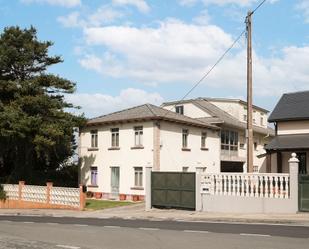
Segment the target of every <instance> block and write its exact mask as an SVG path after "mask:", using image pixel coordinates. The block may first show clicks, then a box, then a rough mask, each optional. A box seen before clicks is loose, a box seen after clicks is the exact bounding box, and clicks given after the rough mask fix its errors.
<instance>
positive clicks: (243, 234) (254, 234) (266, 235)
mask: <svg viewBox="0 0 309 249" xmlns="http://www.w3.org/2000/svg"><path fill="white" fill-rule="evenodd" d="M240 235H241V236H257V237H270V235H269V234H258V233H241V234H240Z"/></svg>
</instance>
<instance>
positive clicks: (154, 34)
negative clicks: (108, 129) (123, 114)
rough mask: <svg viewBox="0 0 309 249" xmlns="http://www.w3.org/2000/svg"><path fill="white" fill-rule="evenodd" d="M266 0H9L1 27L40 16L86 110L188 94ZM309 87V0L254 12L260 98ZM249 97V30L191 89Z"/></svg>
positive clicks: (284, 0) (273, 2)
mask: <svg viewBox="0 0 309 249" xmlns="http://www.w3.org/2000/svg"><path fill="white" fill-rule="evenodd" d="M260 2H261V0H0V16H1V17H0V28H1V32H2V30H3V29H4V28H5V27H7V26H15V25H18V26H20V27H22V28H29V27H30V25H33V26H34V27H35V28H36V29H37V31H38V38H39V39H40V40H42V41H46V40H50V41H53V42H54V45H53V47H52V48H51V49H50V54H51V55H61V57H62V59H63V60H64V62H63V63H62V64H58V65H55V66H52V67H51V68H50V69H49V72H51V73H53V74H57V75H60V76H61V77H64V78H67V79H69V80H71V81H73V82H75V83H76V85H77V91H76V93H75V94H73V95H70V96H67V97H66V98H67V100H68V101H70V102H72V103H73V104H75V105H78V106H81V107H82V109H81V111H82V112H84V113H85V115H86V117H94V116H98V115H103V114H106V113H109V112H113V111H117V110H120V109H124V108H128V107H132V106H135V105H140V104H144V103H152V104H156V105H160V104H161V103H162V102H164V101H174V100H179V99H181V98H182V97H183V96H184V95H185V94H186V93H187V92H188V91H189V90H190V88H191V87H192V86H193V85H194V84H195V83H196V82H198V81H199V80H200V79H201V77H202V76H203V75H204V74H205V73H206V72H207V71H208V70H209V69H210V68H211V67H212V66H213V64H214V63H215V62H216V61H217V59H218V58H219V57H220V56H221V55H222V54H223V53H224V51H225V50H226V49H227V48H229V47H230V46H231V44H232V43H233V41H234V40H235V38H237V37H238V35H239V34H240V33H241V32H242V31H243V30H244V29H245V24H244V21H245V17H246V14H247V12H248V10H250V9H251V10H253V9H255V7H256V6H257V5H258V4H259V3H260ZM302 90H309V0H268V1H266V2H265V4H263V5H262V6H261V8H259V9H258V11H257V12H256V13H255V14H254V16H253V94H254V104H256V105H258V106H261V107H263V108H266V109H268V110H270V111H271V110H272V109H273V108H274V106H275V104H276V103H277V101H278V100H279V98H280V96H281V95H282V93H284V92H295V91H302ZM195 97H224V98H240V99H244V100H245V98H246V38H245V35H244V36H242V38H241V39H240V40H239V41H238V42H237V43H236V45H235V47H234V48H233V49H232V50H231V51H230V52H229V53H228V54H227V56H226V57H225V58H224V59H223V60H222V62H221V63H220V64H219V65H218V66H217V67H216V68H215V69H214V70H213V71H212V72H211V74H210V75H209V76H208V77H207V78H206V79H205V80H203V81H202V83H201V84H200V85H199V86H198V87H197V88H196V89H195V90H194V91H193V92H192V93H191V94H190V95H189V96H188V97H187V98H195Z"/></svg>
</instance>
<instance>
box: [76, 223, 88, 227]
mask: <svg viewBox="0 0 309 249" xmlns="http://www.w3.org/2000/svg"><path fill="white" fill-rule="evenodd" d="M74 226H76V227H87V226H88V225H86V224H74Z"/></svg>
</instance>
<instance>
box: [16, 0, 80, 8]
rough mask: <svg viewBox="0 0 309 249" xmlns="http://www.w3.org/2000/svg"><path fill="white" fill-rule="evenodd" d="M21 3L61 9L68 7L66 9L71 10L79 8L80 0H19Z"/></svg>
mask: <svg viewBox="0 0 309 249" xmlns="http://www.w3.org/2000/svg"><path fill="white" fill-rule="evenodd" d="M21 2H22V3H27V4H29V3H40V4H43V3H46V4H50V5H57V6H63V7H68V8H72V7H76V6H80V5H81V4H82V3H81V0H21Z"/></svg>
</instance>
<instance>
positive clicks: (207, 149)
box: [201, 147, 209, 151]
mask: <svg viewBox="0 0 309 249" xmlns="http://www.w3.org/2000/svg"><path fill="white" fill-rule="evenodd" d="M201 150H205V151H209V148H203V147H202V148H201Z"/></svg>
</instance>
